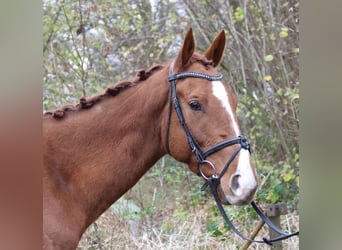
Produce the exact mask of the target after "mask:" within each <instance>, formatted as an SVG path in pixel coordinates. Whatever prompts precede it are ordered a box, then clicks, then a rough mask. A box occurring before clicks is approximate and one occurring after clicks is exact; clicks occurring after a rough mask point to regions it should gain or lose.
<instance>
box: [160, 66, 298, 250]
mask: <svg viewBox="0 0 342 250" xmlns="http://www.w3.org/2000/svg"><path fill="white" fill-rule="evenodd" d="M187 77H192V78H200V79H205V80H208V81H219V80H221V79H222V77H223V76H222V74H219V75H217V76H211V75H206V74H202V73H198V72H182V73H178V74H174V73H173V63H172V64H171V65H170V69H169V78H168V79H169V83H170V96H169V110H168V121H167V126H166V137H165V138H166V140H165V143H166V150H167V152H168V154H170V155H171V153H170V145H169V130H170V123H171V110H172V104H173V107H174V108H175V111H176V114H177V117H178V120H179V122H180V124H181V125H182V127H183V130H184V132H185V135H186V139H187V142H188V145H189V147H190V149H191V152H192V153H193V154H194V156H195V157H196V159H197V161H198V172H199V174H200V175H201V176H202V177H203V178H204V179H205V180H206V181H207V182H206V183H205V184H204V185H203V186H202V188H201V190H202V191H204V190H205V189H206V188H207V187H208V185H209V186H210V190H211V192H212V194H213V196H214V198H215V201H216V204H217V207H218V208H219V210H220V212H221V215H222V217H223V218H224V219H225V221H226V223H227V224H228V225H229V226H230V227H231V228H232V230H233V231H234V232H235V233H236V234H237V235H239V236H240V237H241V238H243V239H244V240H247V241H250V242H256V243H267V244H269V245H272V242H276V241H280V240H284V239H287V238H289V237H292V236H294V235H299V231H298V232H295V233H285V232H283V231H281V230H280V229H279V228H278V227H277V226H275V225H274V224H273V223H272V222H271V221H270V220H269V219H268V218H267V217H266V216H265V215H264V214H263V213H262V212H261V210H260V209H259V208H258V207H257V205H256V204H255V202H254V201H252V202H251V205H252V207H253V208H254V210H255V211H256V213H257V214H258V215H259V216H260V218H261V219H262V220H263V221H265V223H266V224H267V225H268V226H269V227H270V228H271V229H272V230H273V231H275V232H277V233H278V234H280V235H281V236H279V237H275V238H272V239H267V238H265V237H264V238H263V240H262V241H261V240H252V239H250V238H248V237H246V236H245V235H243V234H242V233H241V232H240V231H239V230H238V229H237V228H236V227H235V226H234V225H233V223H232V222H231V221H230V219H229V218H228V216H227V214H226V212H225V210H224V208H223V206H222V204H221V201H220V199H219V197H218V194H217V188H218V186H219V185H220V183H221V178H222V176H223V175H224V174H225V173H226V171H227V170H228V168H229V165H230V164H231V163H232V161H233V160H234V159H235V157H236V156H237V155H238V153H239V152H240V150H241V149H246V150H248V151H249V152H251V148H250V144H249V143H248V141H247V139H246V138H245V137H244V136H242V135H240V136H237V137H234V138H231V139H228V140H224V141H222V142H219V143H217V144H216V145H214V146H212V147H210V148H209V149H207V150H205V151H203V150H202V148H201V146H200V145H199V143H198V142H197V141H196V139H195V138H194V137H193V136H192V134H191V132H190V129H189V127H188V125H187V124H186V121H185V118H184V115H183V112H182V107H181V104H180V101H179V98H178V96H177V91H176V80H178V79H183V78H187ZM235 144H239V145H240V146H239V147H238V148H237V149H236V150H235V151H234V152H233V154H232V155H231V157H230V158H229V160H228V161H227V163H226V165H225V166H224V168H223V170H222V171H221V173H220V174H219V175H218V174H217V173H216V168H215V165H214V164H213V163H212V162H210V161H209V160H206V158H207V157H208V156H209V155H211V154H213V153H215V152H217V151H219V150H221V149H223V148H226V147H230V146H233V145H235ZM204 164H207V165H209V166H210V167H211V168H212V170H213V174H212V176H209V177H208V176H206V175H205V174H204V173H203V171H202V167H203V165H204Z"/></svg>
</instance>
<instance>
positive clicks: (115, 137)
mask: <svg viewBox="0 0 342 250" xmlns="http://www.w3.org/2000/svg"><path fill="white" fill-rule="evenodd" d="M225 43H226V38H225V33H224V31H221V33H219V34H218V35H217V36H216V38H215V39H214V40H213V42H212V44H211V45H210V46H209V48H208V49H207V50H206V51H205V53H204V55H201V54H199V53H197V52H194V50H195V42H194V38H193V34H192V30H191V29H190V30H189V31H188V33H187V35H186V38H185V40H184V43H183V46H182V48H181V49H180V51H179V53H178V55H177V57H176V58H175V59H174V60H173V61H172V62H171V63H169V64H166V65H155V66H152V67H151V68H149V69H147V70H141V71H139V72H138V74H137V75H136V76H135V77H134V78H133V79H132V80H129V81H121V82H119V83H118V84H116V85H115V86H114V87H110V88H108V89H107V90H106V92H105V93H104V94H102V95H97V96H93V97H91V98H87V99H86V98H81V100H80V103H79V104H77V105H75V106H72V105H68V106H64V107H62V108H61V109H59V110H55V111H48V112H46V113H45V114H44V116H43V148H44V155H43V160H44V170H43V216H44V217H43V247H44V249H64V250H65V249H75V248H76V247H77V245H78V242H79V240H80V238H81V236H82V234H83V233H84V231H85V230H86V228H87V227H88V226H89V225H90V224H91V223H93V222H94V221H95V220H96V219H97V218H98V217H99V216H100V215H101V214H102V213H103V212H104V211H105V210H106V209H107V208H108V207H109V206H110V205H112V204H113V203H114V202H115V201H116V200H117V199H119V198H120V196H122V195H123V194H124V193H125V192H127V191H128V190H129V189H130V188H131V187H132V186H133V185H134V184H135V183H136V182H137V181H138V180H139V179H140V178H141V177H142V176H143V175H144V174H145V173H146V171H147V170H149V169H150V168H151V166H153V164H154V163H155V162H156V161H157V160H158V159H160V158H161V157H162V156H163V155H165V154H167V153H169V154H170V155H171V156H172V157H173V158H175V159H176V160H178V161H180V162H183V163H186V164H187V165H188V166H189V169H190V170H191V171H192V172H194V173H195V174H198V175H199V176H202V178H204V179H205V180H207V179H208V177H209V176H212V175H216V174H220V178H221V182H220V183H221V184H220V185H219V186H218V187H217V190H218V193H219V197H220V200H221V202H222V203H223V204H231V205H244V204H248V203H250V201H251V200H252V198H253V196H254V194H255V192H256V189H257V185H258V181H257V177H256V171H255V169H254V166H253V165H252V162H251V160H250V154H249V150H248V148H240V150H238V151H237V150H236V149H238V147H239V145H237V144H238V143H236V142H235V143H230V142H229V139H231V138H240V137H239V136H240V129H239V125H238V121H237V118H236V114H235V112H236V106H237V100H236V97H235V96H234V94H233V93H232V92H231V91H230V90H229V89H228V88H227V86H226V84H225V83H224V82H223V81H222V80H221V78H222V75H220V74H219V73H218V72H217V71H216V70H215V67H216V66H217V65H218V64H219V63H220V60H221V58H222V55H223V51H224V48H225ZM175 82H176V83H175ZM172 86H173V87H172ZM172 90H173V91H172ZM175 99H177V100H175ZM172 100H173V101H174V102H172ZM176 102H177V104H176ZM173 104H174V105H173ZM234 140H236V139H234ZM227 141H228V143H227ZM228 144H229V145H228ZM215 145H216V146H215ZM201 149H204V150H205V151H202V150H201ZM232 155H234V157H233V158H232V157H231V156H232ZM235 156H236V157H235ZM227 161H228V162H229V163H227ZM228 166H229V168H228Z"/></svg>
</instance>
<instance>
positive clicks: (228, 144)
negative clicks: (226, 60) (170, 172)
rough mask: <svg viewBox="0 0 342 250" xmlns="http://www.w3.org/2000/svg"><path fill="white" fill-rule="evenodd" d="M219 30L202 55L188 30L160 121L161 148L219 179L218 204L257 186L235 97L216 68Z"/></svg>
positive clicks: (245, 197)
mask: <svg viewBox="0 0 342 250" xmlns="http://www.w3.org/2000/svg"><path fill="white" fill-rule="evenodd" d="M225 43H226V38H225V33H224V31H221V32H220V33H219V34H218V35H217V36H216V38H215V39H214V40H213V42H212V44H211V45H210V46H209V48H208V49H207V50H206V51H205V53H204V55H201V54H199V53H197V52H195V41H194V37H193V34H192V30H191V29H190V30H189V31H188V33H187V35H186V38H185V40H184V43H183V46H182V48H181V49H180V51H179V53H178V55H177V57H176V58H175V60H174V61H173V62H172V63H171V65H170V70H169V82H170V103H169V110H168V115H167V117H168V118H167V119H165V120H164V124H165V126H164V127H165V128H166V131H165V133H166V136H165V141H164V145H165V146H166V151H167V152H168V153H169V154H170V155H172V156H173V157H174V158H175V159H176V160H178V161H181V162H184V163H186V164H188V166H189V168H190V170H191V171H192V172H194V173H196V174H198V175H199V176H202V178H204V179H205V180H208V179H209V178H211V177H214V178H216V179H218V180H219V182H218V185H217V193H218V196H219V198H220V200H221V202H222V203H223V204H231V205H244V204H248V203H249V202H250V201H251V200H252V198H253V196H254V194H255V192H256V189H257V186H258V180H257V175H256V170H255V168H254V166H253V163H252V161H251V158H250V148H249V144H248V142H247V141H246V139H245V138H244V137H243V136H241V131H240V128H239V124H238V120H237V116H236V107H237V98H236V96H235V95H234V94H233V92H232V91H231V90H230V89H229V88H228V87H227V84H226V83H225V82H224V80H223V79H222V75H220V74H219V73H218V72H217V71H216V69H215V68H216V66H218V65H219V63H220V61H221V58H222V55H223V51H224V48H225Z"/></svg>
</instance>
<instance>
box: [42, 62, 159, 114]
mask: <svg viewBox="0 0 342 250" xmlns="http://www.w3.org/2000/svg"><path fill="white" fill-rule="evenodd" d="M163 68H164V66H163V65H160V64H158V65H154V66H152V67H150V68H148V69H147V70H139V71H138V72H137V73H136V75H135V76H134V78H133V79H131V80H123V81H120V82H118V83H117V84H115V85H114V86H111V87H108V88H107V89H106V91H105V93H103V94H100V95H96V96H92V97H89V98H85V97H81V98H80V102H79V103H78V104H76V105H71V104H68V105H65V106H63V107H62V108H60V109H56V110H53V111H47V112H45V113H44V116H48V115H50V116H52V117H53V118H55V119H58V120H59V119H62V118H63V117H65V115H66V113H67V112H70V111H79V110H83V109H89V108H91V107H93V106H94V105H95V104H96V103H99V102H100V101H102V100H104V99H107V98H109V97H114V96H117V95H118V94H120V93H121V92H123V91H124V90H126V89H128V88H130V87H133V86H136V85H137V84H139V83H141V82H143V81H144V80H146V79H148V78H149V77H150V76H151V75H153V74H154V73H155V72H157V71H159V70H161V69H163Z"/></svg>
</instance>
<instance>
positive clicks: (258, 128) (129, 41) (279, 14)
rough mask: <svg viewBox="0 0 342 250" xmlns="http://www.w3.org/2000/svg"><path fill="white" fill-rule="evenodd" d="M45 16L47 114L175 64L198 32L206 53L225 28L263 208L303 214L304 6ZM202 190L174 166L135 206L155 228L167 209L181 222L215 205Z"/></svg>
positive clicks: (92, 9)
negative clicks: (189, 36)
mask: <svg viewBox="0 0 342 250" xmlns="http://www.w3.org/2000/svg"><path fill="white" fill-rule="evenodd" d="M194 3H195V4H194ZM43 11H44V16H43V38H44V43H43V44H44V47H43V55H44V70H45V74H44V89H43V107H44V110H49V109H55V108H58V107H60V106H61V105H62V104H65V103H75V102H77V101H78V99H79V98H80V97H81V96H91V95H93V94H96V93H99V92H103V91H104V88H105V87H106V86H109V85H113V84H115V83H116V82H117V81H119V80H121V79H127V78H131V77H132V76H133V75H134V74H135V72H136V71H137V70H138V69H140V68H147V67H149V66H151V65H152V64H153V63H160V62H165V61H167V60H169V59H171V58H172V57H174V56H175V55H176V53H177V52H178V49H179V48H180V46H181V42H182V41H183V36H184V34H185V32H186V30H187V29H188V27H189V26H192V27H193V30H194V32H195V37H196V41H197V47H198V49H199V51H201V52H203V51H204V50H205V49H206V48H207V46H208V45H209V44H210V42H211V40H212V38H213V36H214V35H215V34H217V33H218V32H219V31H220V30H221V29H224V30H225V31H226V34H227V46H226V52H225V55H224V57H223V60H222V63H221V65H220V68H219V71H220V72H222V73H223V74H224V78H225V81H226V82H227V83H228V85H229V87H230V88H231V89H232V90H233V92H234V93H235V94H236V95H237V97H238V99H239V105H238V117H239V121H240V127H241V128H242V132H243V134H245V135H246V136H247V138H248V139H249V141H250V142H251V144H252V150H253V156H254V158H255V162H256V163H257V164H256V165H257V167H258V174H259V177H260V183H261V185H260V188H259V191H258V194H257V199H258V200H260V201H261V202H272V203H276V202H279V201H284V202H287V203H288V204H289V205H290V208H291V209H297V205H298V190H299V149H298V129H299V118H298V113H299V107H298V105H299V68H298V61H299V44H298V42H299V41H298V32H299V31H298V23H299V16H298V14H299V2H298V0H291V1H285V0H279V1H272V0H258V1H256V0H252V1H245V0H244V1H236V0H232V1H223V0H215V1H209V0H198V1H195V2H193V1H189V0H184V1H178V0H173V1H171V0H166V1H147V0H138V1H134V2H131V1H128V0H123V1H108V0H92V1H81V0H78V1H70V0H62V1H55V0H44V1H43ZM152 184H153V185H152ZM201 184H202V182H201V180H200V178H198V177H196V176H194V175H193V174H192V173H190V172H189V171H188V170H187V168H186V167H185V166H183V165H182V164H180V163H178V162H175V161H174V160H173V159H172V158H170V157H165V158H163V159H162V160H161V161H160V162H159V163H158V164H157V166H156V167H154V168H153V169H152V170H151V171H149V172H148V174H147V175H146V176H145V177H144V178H143V179H142V181H141V182H139V183H138V184H137V186H136V187H134V188H133V189H132V190H131V191H130V192H129V193H128V194H127V195H126V197H128V198H129V199H133V200H135V201H136V202H137V203H138V204H139V207H140V208H141V211H140V213H141V217H143V218H145V219H146V218H147V217H148V216H156V214H158V213H160V211H161V210H162V209H164V210H165V213H163V216H164V217H165V216H166V213H167V211H170V212H171V215H172V218H173V219H174V220H176V221H180V222H181V221H182V220H184V219H185V218H188V217H189V216H190V215H191V212H192V211H193V210H192V209H196V207H197V208H198V207H201V206H204V205H205V204H206V202H207V200H208V199H207V197H206V194H204V195H203V193H201V192H200V191H199V188H200V185H201ZM142 185H144V188H143V190H144V191H142ZM139 192H143V193H144V194H147V195H146V196H144V198H142V196H141V195H139ZM209 208H210V206H209ZM213 210H215V209H213ZM239 211H242V212H241V213H240V212H234V211H231V213H232V214H233V216H235V215H236V218H238V219H239V220H241V218H242V217H243V214H245V213H244V212H245V211H246V210H245V209H242V210H239ZM208 212H209V215H208V220H207V230H208V231H209V232H211V233H212V234H213V235H216V236H220V234H221V232H222V230H223V229H224V228H223V226H222V225H220V224H219V223H218V219H217V218H218V217H217V216H218V215H217V214H215V213H214V212H212V213H210V209H209V211H208ZM247 212H248V213H249V216H252V217H253V213H252V212H249V211H247ZM245 221H247V222H248V220H245ZM164 222H165V221H164ZM172 226H174V224H172ZM170 227H171V225H170V224H167V223H165V225H164V228H165V229H170Z"/></svg>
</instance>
